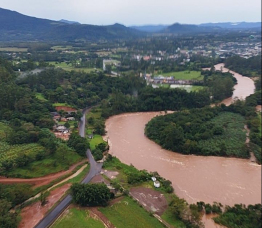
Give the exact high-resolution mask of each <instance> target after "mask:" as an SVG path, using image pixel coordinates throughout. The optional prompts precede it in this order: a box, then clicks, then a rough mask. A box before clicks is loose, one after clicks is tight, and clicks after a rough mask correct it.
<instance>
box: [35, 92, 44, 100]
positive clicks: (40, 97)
mask: <svg viewBox="0 0 262 228" xmlns="http://www.w3.org/2000/svg"><path fill="white" fill-rule="evenodd" d="M35 96H36V98H37V99H38V100H40V101H47V99H45V97H44V95H43V94H42V93H36V94H35Z"/></svg>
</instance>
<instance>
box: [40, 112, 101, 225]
mask: <svg viewBox="0 0 262 228" xmlns="http://www.w3.org/2000/svg"><path fill="white" fill-rule="evenodd" d="M89 110H90V108H89V109H85V110H83V116H82V118H81V121H80V123H79V134H80V136H82V137H85V121H86V120H85V114H86V113H87V112H88V111H89ZM86 156H87V158H88V160H89V163H90V170H89V173H88V174H87V176H86V177H85V179H84V180H83V181H82V183H85V184H86V183H88V182H89V181H90V180H91V179H92V178H93V177H94V176H95V175H97V174H98V173H100V171H101V169H102V165H103V164H102V163H97V162H96V161H95V160H94V158H93V156H92V154H91V151H90V150H89V149H87V151H86ZM71 201H72V196H71V195H67V196H66V197H65V198H64V199H63V200H62V201H61V202H60V203H59V204H58V205H57V206H56V207H55V208H54V209H53V210H52V211H51V212H50V213H48V214H47V215H46V216H45V217H44V218H43V219H42V220H41V221H40V222H39V223H38V224H37V225H36V226H35V228H46V227H49V226H50V225H51V224H52V223H53V222H54V221H55V219H56V218H57V217H58V216H59V215H60V214H61V213H62V212H63V211H64V210H65V209H66V208H67V207H68V205H69V204H70V203H71Z"/></svg>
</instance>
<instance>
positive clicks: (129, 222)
mask: <svg viewBox="0 0 262 228" xmlns="http://www.w3.org/2000/svg"><path fill="white" fill-rule="evenodd" d="M99 210H100V211H101V212H102V213H103V214H104V215H105V216H106V217H107V218H108V219H109V220H110V222H111V223H112V224H113V225H114V226H115V227H118V228H158V227H161V228H163V227H164V226H163V225H162V224H161V223H160V222H159V221H158V220H157V219H156V218H155V217H153V216H152V215H150V213H148V212H147V211H146V210H144V209H143V208H142V207H141V206H139V205H138V203H137V202H135V201H134V200H132V199H131V198H129V197H124V198H123V199H122V200H121V201H119V202H117V203H115V204H114V205H113V206H110V207H103V208H100V209H99Z"/></svg>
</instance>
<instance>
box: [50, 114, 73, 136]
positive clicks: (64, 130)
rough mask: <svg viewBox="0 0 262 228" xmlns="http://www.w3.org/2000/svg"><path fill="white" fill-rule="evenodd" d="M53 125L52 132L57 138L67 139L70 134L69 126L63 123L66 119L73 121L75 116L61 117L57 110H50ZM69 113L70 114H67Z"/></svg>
mask: <svg viewBox="0 0 262 228" xmlns="http://www.w3.org/2000/svg"><path fill="white" fill-rule="evenodd" d="M51 115H52V117H53V120H54V122H55V125H54V126H53V133H54V134H55V136H56V137H57V138H60V139H63V140H68V139H69V137H70V135H71V130H70V127H66V126H65V125H64V124H65V123H66V122H68V121H75V117H73V116H68V117H62V116H61V115H60V114H59V113H58V112H51ZM69 115H70V114H69Z"/></svg>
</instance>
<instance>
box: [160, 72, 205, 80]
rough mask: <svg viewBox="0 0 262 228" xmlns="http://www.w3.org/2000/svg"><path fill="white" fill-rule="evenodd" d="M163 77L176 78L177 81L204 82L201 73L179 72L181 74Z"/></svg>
mask: <svg viewBox="0 0 262 228" xmlns="http://www.w3.org/2000/svg"><path fill="white" fill-rule="evenodd" d="M161 75H162V76H167V77H170V76H172V77H174V78H175V79H178V80H179V79H180V80H199V81H200V80H203V79H204V76H202V75H201V72H200V71H188V70H186V71H179V72H169V73H163V74H161Z"/></svg>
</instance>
